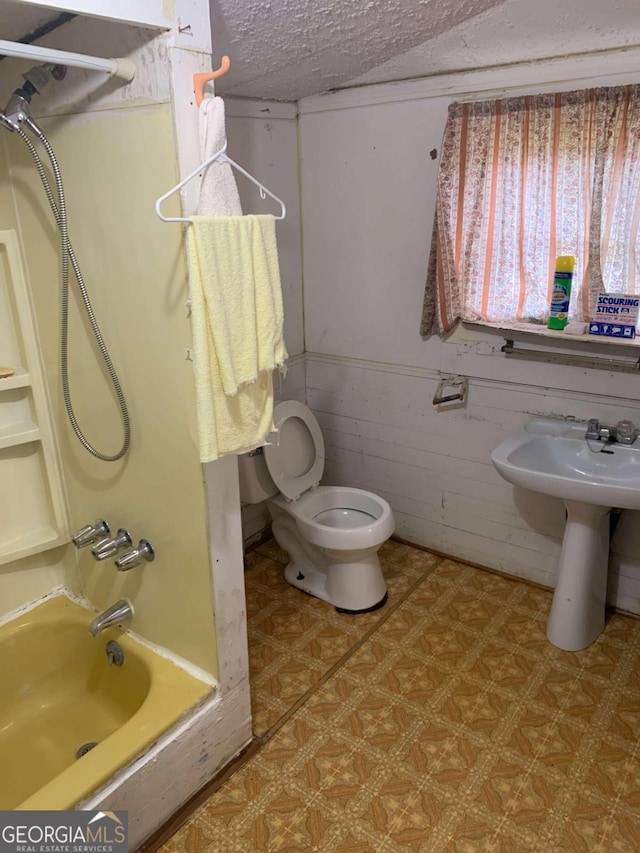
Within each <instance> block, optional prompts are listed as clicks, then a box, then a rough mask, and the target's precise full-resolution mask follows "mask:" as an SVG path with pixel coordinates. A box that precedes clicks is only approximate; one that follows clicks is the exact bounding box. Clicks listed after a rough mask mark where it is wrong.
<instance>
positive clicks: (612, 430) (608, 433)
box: [584, 418, 640, 444]
mask: <svg viewBox="0 0 640 853" xmlns="http://www.w3.org/2000/svg"><path fill="white" fill-rule="evenodd" d="M639 433H640V430H638V429H636V427H635V425H634V423H633V421H618V423H617V424H616V425H615V426H608V425H607V424H601V423H600V421H599V420H598V419H597V418H591V419H590V420H589V422H588V423H587V431H586V433H585V436H584V437H585V438H586V439H587V440H589V439H592V440H594V441H615V442H618V443H619V444H633V442H634V441H635V440H636V438H637V437H638V434H639Z"/></svg>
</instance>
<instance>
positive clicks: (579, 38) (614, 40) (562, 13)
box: [348, 0, 640, 86]
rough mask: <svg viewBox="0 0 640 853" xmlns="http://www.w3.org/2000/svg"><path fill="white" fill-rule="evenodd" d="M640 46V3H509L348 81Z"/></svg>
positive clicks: (625, 0)
mask: <svg viewBox="0 0 640 853" xmlns="http://www.w3.org/2000/svg"><path fill="white" fill-rule="evenodd" d="M637 44H640V4H639V3H638V0H607V2H606V3H603V2H602V0H533V2H532V1H531V0H507V2H505V3H503V4H501V5H500V6H494V7H493V8H492V9H489V10H488V11H486V12H484V13H483V14H481V15H479V16H478V17H477V18H474V19H473V20H470V21H465V22H463V23H462V24H459V25H458V26H456V27H454V28H453V29H451V30H449V32H447V33H443V34H442V35H440V36H438V38H436V39H433V40H432V41H430V42H426V43H425V44H421V45H418V46H417V47H415V48H412V49H411V50H409V51H407V52H406V53H402V54H400V55H399V56H396V57H394V58H393V59H390V60H389V61H388V62H385V63H384V64H382V65H380V66H378V67H377V68H374V69H372V70H371V71H368V72H367V73H365V74H362V75H360V76H358V77H356V78H354V79H352V80H350V81H348V85H349V86H354V85H361V84H363V83H381V82H382V83H386V82H390V81H392V80H407V79H411V78H412V77H426V76H429V75H433V74H442V73H443V72H447V71H459V70H464V69H470V68H486V67H487V66H490V65H497V64H505V63H510V62H521V61H522V60H536V59H545V58H549V57H554V56H564V55H567V54H572V53H573V54H575V53H585V52H588V51H593V50H603V49H605V48H606V49H609V48H617V47H627V46H630V45H637Z"/></svg>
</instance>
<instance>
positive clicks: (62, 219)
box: [18, 129, 131, 462]
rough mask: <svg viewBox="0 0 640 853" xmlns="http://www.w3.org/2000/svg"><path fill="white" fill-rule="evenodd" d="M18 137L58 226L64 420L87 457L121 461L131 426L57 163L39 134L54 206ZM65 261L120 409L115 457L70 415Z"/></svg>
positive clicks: (33, 150) (44, 181)
mask: <svg viewBox="0 0 640 853" xmlns="http://www.w3.org/2000/svg"><path fill="white" fill-rule="evenodd" d="M18 133H19V135H20V137H21V139H22V140H23V142H24V143H25V145H26V146H27V148H28V149H29V153H30V154H31V156H32V158H33V160H34V162H35V164H36V168H37V170H38V175H39V176H40V180H41V182H42V186H43V187H44V191H45V193H46V195H47V199H48V201H49V206H50V207H51V211H52V213H53V216H54V218H55V220H56V224H57V226H58V231H59V232H60V241H61V250H62V296H61V309H62V310H61V327H60V367H61V374H62V394H63V397H64V406H65V409H66V411H67V417H68V418H69V422H70V424H71V426H72V427H73V431H74V433H75V434H76V436H77V438H78V440H79V441H80V443H81V444H82V446H83V447H84V448H85V450H87V451H88V452H89V453H91V455H92V456H95V457H96V458H97V459H101V460H102V461H103V462H116V461H117V460H118V459H122V457H123V456H124V455H125V454H126V452H127V451H128V449H129V444H130V442H131V424H130V422H129V412H128V410H127V403H126V400H125V397H124V392H123V390H122V386H121V385H120V380H119V379H118V374H117V373H116V370H115V367H114V366H113V362H112V361H111V356H110V355H109V350H108V349H107V345H106V344H105V342H104V338H103V337H102V333H101V332H100V328H99V327H98V322H97V320H96V317H95V314H94V311H93V306H92V305H91V300H90V299H89V294H88V292H87V288H86V285H85V283H84V279H83V277H82V272H81V270H80V265H79V264H78V260H77V258H76V255H75V252H74V251H73V246H72V245H71V242H70V240H69V229H68V224H67V208H66V204H65V198H64V187H63V185H62V175H61V172H60V167H59V166H58V161H57V160H56V156H55V154H54V151H53V148H52V147H51V145H50V143H49V141H48V140H47V139H46V137H45V136H44V134H41V135H40V141H41V142H42V145H43V147H44V149H45V151H46V152H47V156H48V157H49V160H50V162H51V168H52V170H53V175H54V178H55V182H56V192H57V195H58V200H57V202H56V199H55V198H54V195H53V192H52V190H51V185H50V184H49V179H48V178H47V175H46V173H45V170H44V166H43V165H42V160H41V159H40V156H39V155H38V152H37V150H36V147H35V145H34V144H33V142H32V141H31V139H30V138H29V137H28V136H27V134H26V133H25V132H24V131H23V130H22V129H20V130H18ZM69 261H71V266H72V267H73V272H74V275H75V277H76V281H77V282H78V288H79V290H80V295H81V296H82V302H83V303H84V307H85V311H86V312H87V317H88V318H89V323H90V324H91V329H92V330H93V334H94V337H95V339H96V342H97V344H98V347H99V349H100V354H101V355H102V359H103V361H104V363H105V365H106V368H107V370H108V372H109V376H110V378H111V383H112V385H113V389H114V391H115V394H116V397H117V398H118V406H119V407H120V414H121V416H122V426H123V433H124V436H123V441H122V447H121V448H120V450H119V451H118V452H117V453H115V454H113V455H109V454H106V453H101V452H100V451H99V450H96V448H95V447H93V445H92V444H91V443H90V442H89V441H88V440H87V439H86V438H85V436H84V434H83V432H82V430H81V429H80V426H79V424H78V421H77V418H76V416H75V413H74V411H73V405H72V403H71V392H70V390H69Z"/></svg>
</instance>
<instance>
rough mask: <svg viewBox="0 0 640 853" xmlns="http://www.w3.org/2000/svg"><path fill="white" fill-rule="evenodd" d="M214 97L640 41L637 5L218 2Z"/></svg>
mask: <svg viewBox="0 0 640 853" xmlns="http://www.w3.org/2000/svg"><path fill="white" fill-rule="evenodd" d="M210 1H211V21H212V30H213V44H214V51H215V56H216V58H218V57H219V56H221V55H222V54H224V53H228V54H229V55H230V57H231V71H230V72H229V73H228V74H227V75H226V76H225V77H222V78H220V79H219V80H218V81H217V82H216V91H217V92H219V93H222V94H225V93H226V94H233V95H237V96H241V97H253V98H275V99H278V100H297V99H298V98H301V97H304V96H305V95H310V94H316V93H320V92H326V91H328V90H329V89H339V88H345V87H348V86H354V85H362V84H366V83H380V82H390V81H394V80H406V79H412V78H416V77H426V76H430V75H434V74H441V73H444V72H447V71H457V70H463V69H469V68H486V67H489V66H492V65H500V64H506V63H510V62H517V61H526V60H535V59H544V58H550V57H555V56H564V55H569V54H573V53H580V52H586V51H593V50H602V49H605V48H612V47H625V46H629V45H638V44H640V4H639V0H606V2H603V0H466V2H465V0H458V2H456V0H426V2H425V0H384V2H381V0H249V2H238V0H210Z"/></svg>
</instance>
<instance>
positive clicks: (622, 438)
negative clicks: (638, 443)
mask: <svg viewBox="0 0 640 853" xmlns="http://www.w3.org/2000/svg"><path fill="white" fill-rule="evenodd" d="M639 434H640V431H639V430H638V429H637V427H636V425H635V424H634V422H633V421H628V420H626V421H618V423H617V424H616V435H617V438H618V441H619V442H620V444H633V442H634V441H635V440H636V438H637V437H638V435H639Z"/></svg>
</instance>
